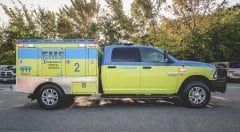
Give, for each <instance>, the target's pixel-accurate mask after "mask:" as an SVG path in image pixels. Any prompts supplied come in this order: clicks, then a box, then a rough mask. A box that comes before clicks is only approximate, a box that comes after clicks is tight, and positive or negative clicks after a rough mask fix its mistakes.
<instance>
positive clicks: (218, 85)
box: [211, 79, 227, 93]
mask: <svg viewBox="0 0 240 132" xmlns="http://www.w3.org/2000/svg"><path fill="white" fill-rule="evenodd" d="M211 88H212V91H213V92H221V93H225V92H226V89H227V81H226V79H218V80H212V81H211Z"/></svg>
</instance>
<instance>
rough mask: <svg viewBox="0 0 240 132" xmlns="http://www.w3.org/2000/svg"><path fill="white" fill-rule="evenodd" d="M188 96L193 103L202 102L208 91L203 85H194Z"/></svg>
mask: <svg viewBox="0 0 240 132" xmlns="http://www.w3.org/2000/svg"><path fill="white" fill-rule="evenodd" d="M188 98H189V101H190V102H191V103H192V104H201V103H203V102H204V101H205V99H206V91H205V90H204V89H203V88H202V87H192V88H191V89H190V91H189V95H188Z"/></svg>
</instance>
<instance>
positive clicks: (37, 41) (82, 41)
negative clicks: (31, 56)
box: [17, 39, 96, 44]
mask: <svg viewBox="0 0 240 132" xmlns="http://www.w3.org/2000/svg"><path fill="white" fill-rule="evenodd" d="M17 44H96V40H95V39H63V40H60V39H28V40H18V41H17Z"/></svg>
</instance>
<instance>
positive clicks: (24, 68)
mask: <svg viewBox="0 0 240 132" xmlns="http://www.w3.org/2000/svg"><path fill="white" fill-rule="evenodd" d="M17 52H18V58H17V69H16V70H17V75H18V76H37V75H38V59H39V53H40V50H39V49H38V48H19V49H18V51H17Z"/></svg>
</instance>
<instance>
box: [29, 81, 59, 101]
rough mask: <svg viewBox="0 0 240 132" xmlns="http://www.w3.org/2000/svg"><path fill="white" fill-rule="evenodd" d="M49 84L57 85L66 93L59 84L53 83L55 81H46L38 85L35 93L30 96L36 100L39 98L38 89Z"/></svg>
mask: <svg viewBox="0 0 240 132" xmlns="http://www.w3.org/2000/svg"><path fill="white" fill-rule="evenodd" d="M49 84H52V85H55V86H57V87H58V88H59V89H60V90H61V91H62V92H63V93H64V91H63V89H62V88H61V87H60V86H59V85H58V84H56V83H53V82H45V83H42V84H40V85H38V86H37V88H36V89H35V90H34V92H33V94H32V95H31V96H30V97H31V99H32V100H35V99H36V98H37V94H38V91H39V90H40V88H41V87H42V86H44V85H49Z"/></svg>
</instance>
